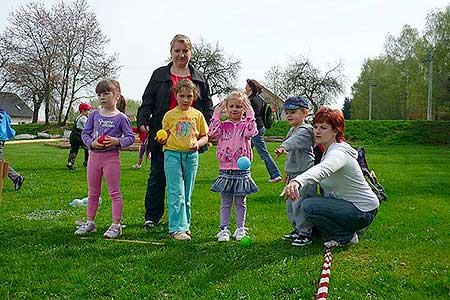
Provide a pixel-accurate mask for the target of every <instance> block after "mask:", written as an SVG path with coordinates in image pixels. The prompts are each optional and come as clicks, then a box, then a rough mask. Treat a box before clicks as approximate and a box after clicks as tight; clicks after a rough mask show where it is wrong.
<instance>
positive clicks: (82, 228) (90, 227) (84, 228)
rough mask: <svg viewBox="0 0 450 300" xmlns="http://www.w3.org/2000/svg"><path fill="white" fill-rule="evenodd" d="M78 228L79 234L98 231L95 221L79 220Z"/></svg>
mask: <svg viewBox="0 0 450 300" xmlns="http://www.w3.org/2000/svg"><path fill="white" fill-rule="evenodd" d="M77 224H78V225H79V226H78V229H77V230H76V231H75V234H77V235H85V234H89V233H93V232H97V226H95V222H94V221H87V222H77Z"/></svg>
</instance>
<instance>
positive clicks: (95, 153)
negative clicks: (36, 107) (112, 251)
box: [75, 79, 134, 238]
mask: <svg viewBox="0 0 450 300" xmlns="http://www.w3.org/2000/svg"><path fill="white" fill-rule="evenodd" d="M95 92H96V93H97V95H98V100H99V101H100V105H101V109H100V110H99V111H93V112H92V113H91V114H89V117H88V120H87V122H86V126H85V127H84V130H83V133H82V139H83V142H84V143H85V144H86V145H87V146H88V147H89V150H90V153H89V162H88V167H87V179H88V186H89V194H88V207H87V222H86V223H83V224H82V225H81V226H80V227H79V228H78V229H77V230H76V231H75V234H79V235H84V234H89V233H93V232H96V231H97V227H96V225H95V221H94V219H95V216H96V215H97V209H98V204H99V198H100V193H101V189H102V177H105V181H106V184H107V186H108V192H109V196H110V197H111V201H112V224H111V226H110V227H109V229H108V230H107V231H106V232H105V233H104V234H103V236H104V237H105V238H117V237H119V236H120V235H122V226H121V224H120V221H121V219H122V208H123V202H122V194H121V193H120V156H119V149H120V148H124V147H127V146H129V145H131V144H133V143H134V135H133V132H132V130H131V122H130V120H129V119H128V117H127V116H126V115H125V114H124V113H122V112H120V111H119V110H118V109H117V107H116V104H117V101H118V100H119V98H120V96H121V91H120V84H119V82H118V81H116V80H112V79H105V80H102V81H100V82H99V83H98V84H97V87H96V88H95Z"/></svg>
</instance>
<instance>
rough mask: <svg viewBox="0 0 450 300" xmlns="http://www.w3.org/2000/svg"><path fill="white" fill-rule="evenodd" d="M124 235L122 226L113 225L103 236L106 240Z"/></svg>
mask: <svg viewBox="0 0 450 300" xmlns="http://www.w3.org/2000/svg"><path fill="white" fill-rule="evenodd" d="M121 235H122V226H121V225H120V224H111V226H109V228H108V230H106V232H105V233H104V234H103V237H104V238H105V239H115V238H117V237H119V236H121Z"/></svg>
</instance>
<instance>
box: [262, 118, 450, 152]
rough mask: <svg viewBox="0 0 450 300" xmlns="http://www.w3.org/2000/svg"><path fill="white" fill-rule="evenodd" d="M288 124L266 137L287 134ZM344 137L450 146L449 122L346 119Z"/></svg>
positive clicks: (370, 141)
mask: <svg viewBox="0 0 450 300" xmlns="http://www.w3.org/2000/svg"><path fill="white" fill-rule="evenodd" d="M288 129H289V124H288V123H287V122H286V121H281V122H278V123H275V124H274V125H273V127H272V128H270V129H268V130H267V132H266V135H267V136H271V135H272V136H282V137H284V136H285V135H286V132H287V131H288ZM345 137H346V138H347V139H348V140H349V141H351V142H352V143H359V144H366V145H367V144H370V145H373V144H382V145H416V144H425V145H426V144H431V145H442V146H450V122H448V121H431V122H429V121H412V120H371V121H368V120H346V121H345Z"/></svg>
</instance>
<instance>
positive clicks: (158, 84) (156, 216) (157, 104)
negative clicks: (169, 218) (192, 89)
mask: <svg viewBox="0 0 450 300" xmlns="http://www.w3.org/2000/svg"><path fill="white" fill-rule="evenodd" d="M170 55H171V59H172V61H171V62H170V63H169V64H168V65H167V66H163V67H160V68H158V69H157V70H155V71H154V72H153V74H152V77H151V79H150V82H149V83H148V85H147V87H146V89H145V92H144V95H143V96H142V104H141V106H140V107H139V109H138V113H137V124H138V128H139V130H140V131H142V132H148V133H149V134H150V137H149V145H148V147H150V152H151V165H150V176H149V178H148V182H147V192H146V195H145V222H144V225H143V227H144V228H146V229H151V228H153V227H155V226H156V225H157V224H158V223H159V221H160V220H161V218H162V216H163V214H164V194H165V189H166V176H165V174H164V155H163V151H162V145H161V144H159V143H158V142H156V141H155V140H154V137H155V136H156V132H157V131H158V130H159V129H161V127H162V119H163V116H164V114H165V113H166V112H167V111H169V110H170V109H173V108H175V106H177V100H176V97H175V93H174V89H175V86H176V85H177V82H178V81H180V80H182V79H190V80H192V82H194V84H195V85H196V86H197V88H198V90H199V95H198V99H197V101H195V103H194V105H193V107H194V108H195V109H197V110H199V111H201V112H202V113H203V115H204V116H205V119H206V122H207V123H209V120H210V119H211V116H212V113H213V103H212V100H211V96H210V94H209V86H208V83H207V81H206V78H205V76H204V75H203V73H201V72H200V71H199V70H197V69H196V68H194V67H193V66H192V65H190V64H189V61H190V59H191V57H192V43H191V41H190V40H189V38H188V37H187V36H185V35H181V34H177V35H175V37H174V38H173V39H172V41H171V42H170ZM206 149H207V145H205V146H203V147H202V148H200V149H199V153H202V152H204V151H206Z"/></svg>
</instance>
